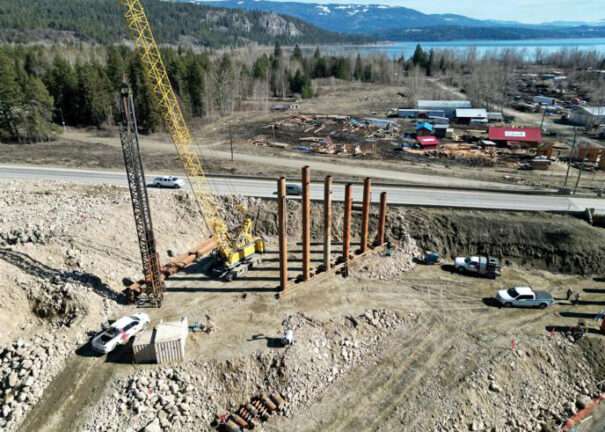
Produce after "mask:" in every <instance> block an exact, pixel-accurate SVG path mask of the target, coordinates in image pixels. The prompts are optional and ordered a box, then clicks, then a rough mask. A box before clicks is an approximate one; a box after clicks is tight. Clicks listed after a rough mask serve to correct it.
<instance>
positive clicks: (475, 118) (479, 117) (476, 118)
mask: <svg viewBox="0 0 605 432" xmlns="http://www.w3.org/2000/svg"><path fill="white" fill-rule="evenodd" d="M456 121H458V123H463V124H485V123H487V110H486V109H485V108H459V109H457V110H456Z"/></svg>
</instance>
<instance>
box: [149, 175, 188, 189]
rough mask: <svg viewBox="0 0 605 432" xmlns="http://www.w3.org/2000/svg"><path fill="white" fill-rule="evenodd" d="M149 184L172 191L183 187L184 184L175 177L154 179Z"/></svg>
mask: <svg viewBox="0 0 605 432" xmlns="http://www.w3.org/2000/svg"><path fill="white" fill-rule="evenodd" d="M151 184H152V185H153V186H155V187H165V188H173V189H180V188H182V187H184V186H185V182H184V181H183V179H180V178H178V177H175V176H162V177H156V178H154V179H153V181H152V182H151Z"/></svg>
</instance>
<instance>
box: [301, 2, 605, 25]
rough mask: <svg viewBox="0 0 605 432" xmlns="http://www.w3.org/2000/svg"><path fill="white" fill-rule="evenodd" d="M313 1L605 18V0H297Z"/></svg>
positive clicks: (506, 16)
mask: <svg viewBox="0 0 605 432" xmlns="http://www.w3.org/2000/svg"><path fill="white" fill-rule="evenodd" d="M296 1H304V2H310V3H361V4H363V3H379V4H387V5H392V6H405V7H410V8H413V9H417V10H419V11H421V12H426V13H456V14H460V15H466V16H470V17H473V18H480V19H498V20H515V21H521V22H525V23H539V22H545V21H561V20H564V21H599V20H602V19H605V0H372V1H362V0H296Z"/></svg>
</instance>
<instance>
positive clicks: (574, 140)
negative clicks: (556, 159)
mask: <svg viewBox="0 0 605 432" xmlns="http://www.w3.org/2000/svg"><path fill="white" fill-rule="evenodd" d="M577 137H578V130H577V128H576V127H575V126H574V128H573V144H572V146H571V152H569V155H568V156H567V173H566V174H565V183H564V184H563V187H564V188H566V187H567V179H568V178H569V170H570V169H571V155H572V154H573V152H574V150H575V149H576V139H577Z"/></svg>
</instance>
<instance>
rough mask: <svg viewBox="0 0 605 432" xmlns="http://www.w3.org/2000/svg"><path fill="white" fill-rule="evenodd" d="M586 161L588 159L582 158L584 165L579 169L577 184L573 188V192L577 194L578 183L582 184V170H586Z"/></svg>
mask: <svg viewBox="0 0 605 432" xmlns="http://www.w3.org/2000/svg"><path fill="white" fill-rule="evenodd" d="M585 161H586V159H582V165H581V166H580V169H579V170H578V179H577V180H576V186H575V187H574V188H573V194H574V195H575V194H576V191H577V190H578V185H579V184H580V178H582V171H584V162H585Z"/></svg>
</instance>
